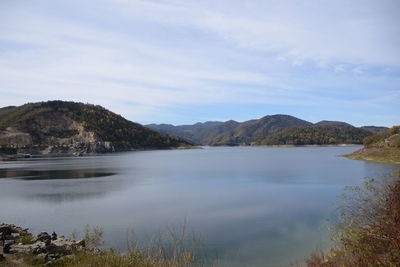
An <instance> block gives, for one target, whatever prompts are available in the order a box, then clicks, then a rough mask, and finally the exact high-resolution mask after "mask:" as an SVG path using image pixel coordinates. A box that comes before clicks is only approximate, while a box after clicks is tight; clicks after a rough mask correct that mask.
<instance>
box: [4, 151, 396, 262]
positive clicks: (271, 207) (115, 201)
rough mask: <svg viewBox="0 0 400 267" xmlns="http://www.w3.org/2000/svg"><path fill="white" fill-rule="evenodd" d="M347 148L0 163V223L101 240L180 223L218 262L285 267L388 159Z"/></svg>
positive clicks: (118, 242)
mask: <svg viewBox="0 0 400 267" xmlns="http://www.w3.org/2000/svg"><path fill="white" fill-rule="evenodd" d="M357 149H359V147H357V146H350V147H294V148H267V147H206V148H204V149H193V150H161V151H137V152H126V153H115V154H106V155H100V156H90V157H79V158H78V157H70V158H65V157H55V158H36V159H35V158H34V159H27V160H23V161H14V162H6V163H0V177H1V178H2V179H0V222H6V223H14V224H17V225H21V226H25V227H29V228H30V230H31V231H32V232H34V233H38V232H41V231H49V232H52V231H56V232H57V233H59V234H65V235H70V234H71V233H72V232H74V231H81V230H82V229H83V228H84V226H85V225H87V224H88V225H91V226H101V227H103V229H104V233H105V234H104V241H105V246H107V247H114V248H116V249H118V250H120V251H124V250H126V248H127V244H128V240H130V239H131V238H136V239H138V240H142V241H144V240H148V239H149V238H151V237H153V236H154V235H155V234H156V233H158V232H160V231H164V230H165V229H167V228H168V229H170V228H179V226H180V225H182V224H184V222H185V221H186V228H187V229H188V231H189V232H193V233H195V234H196V235H198V236H200V237H201V239H202V240H203V241H202V244H203V245H204V251H206V253H207V255H209V256H208V257H209V262H213V261H214V262H217V263H218V266H287V265H288V264H289V263H294V262H296V261H302V260H303V259H304V258H306V257H307V255H308V254H309V253H310V252H311V251H312V250H313V249H315V248H317V247H319V246H321V245H322V246H325V247H326V246H328V245H329V243H328V242H329V238H328V237H327V236H328V233H327V231H326V230H322V229H321V227H323V226H327V225H328V222H327V221H326V219H335V205H334V202H336V201H338V200H340V198H339V196H340V194H341V193H342V190H343V187H345V186H349V185H357V184H360V182H361V181H362V179H364V178H368V177H369V178H379V177H381V176H383V175H388V174H391V173H392V172H393V171H394V170H395V169H396V168H397V169H398V168H399V167H398V166H396V165H389V164H378V163H371V162H364V161H354V160H349V159H346V158H341V157H337V155H339V154H344V153H350V152H352V151H354V150H357Z"/></svg>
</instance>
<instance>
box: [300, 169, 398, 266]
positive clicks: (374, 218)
mask: <svg viewBox="0 0 400 267" xmlns="http://www.w3.org/2000/svg"><path fill="white" fill-rule="evenodd" d="M348 189H350V191H348V192H350V193H347V194H344V195H343V200H344V201H343V203H342V204H341V205H340V206H339V211H340V221H339V223H337V224H336V225H335V226H334V227H333V228H332V230H333V231H332V240H333V242H334V246H333V248H332V249H331V250H330V251H329V252H328V253H327V254H325V253H323V252H320V251H319V252H314V253H313V254H312V255H311V256H310V258H309V259H308V260H307V264H308V266H400V174H399V172H398V173H396V174H395V175H393V177H390V178H385V179H382V180H379V181H376V180H373V179H372V180H369V181H365V183H364V186H363V187H350V188H348Z"/></svg>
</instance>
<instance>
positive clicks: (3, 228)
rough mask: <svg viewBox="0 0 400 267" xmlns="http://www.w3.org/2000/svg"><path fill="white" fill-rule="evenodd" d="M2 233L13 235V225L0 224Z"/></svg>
mask: <svg viewBox="0 0 400 267" xmlns="http://www.w3.org/2000/svg"><path fill="white" fill-rule="evenodd" d="M0 233H1V234H2V235H3V236H8V235H11V233H12V228H11V226H9V225H6V224H0Z"/></svg>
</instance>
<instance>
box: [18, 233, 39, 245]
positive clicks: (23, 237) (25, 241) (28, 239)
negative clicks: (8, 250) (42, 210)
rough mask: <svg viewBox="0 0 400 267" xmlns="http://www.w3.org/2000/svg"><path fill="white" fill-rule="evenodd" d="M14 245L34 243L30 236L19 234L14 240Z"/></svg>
mask: <svg viewBox="0 0 400 267" xmlns="http://www.w3.org/2000/svg"><path fill="white" fill-rule="evenodd" d="M15 242H16V243H22V244H23V245H30V244H33V243H35V239H34V237H33V236H32V234H21V235H20V236H18V237H17V239H16V240H15Z"/></svg>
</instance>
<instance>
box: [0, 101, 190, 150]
mask: <svg viewBox="0 0 400 267" xmlns="http://www.w3.org/2000/svg"><path fill="white" fill-rule="evenodd" d="M180 146H190V143H188V142H186V141H185V140H183V139H179V138H173V137H170V136H167V135H162V134H159V133H157V132H155V131H153V130H150V129H148V128H146V127H143V126H142V125H140V124H137V123H133V122H130V121H128V120H126V119H124V118H123V117H122V116H120V115H117V114H115V113H113V112H111V111H108V110H106V109H104V108H103V107H100V106H94V105H88V104H82V103H75V102H63V101H49V102H40V103H30V104H25V105H23V106H19V107H7V108H3V109H0V153H2V154H3V155H5V154H6V155H15V154H59V153H67V154H77V155H82V154H87V153H104V152H113V151H122V150H130V149H145V148H174V147H180Z"/></svg>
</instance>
